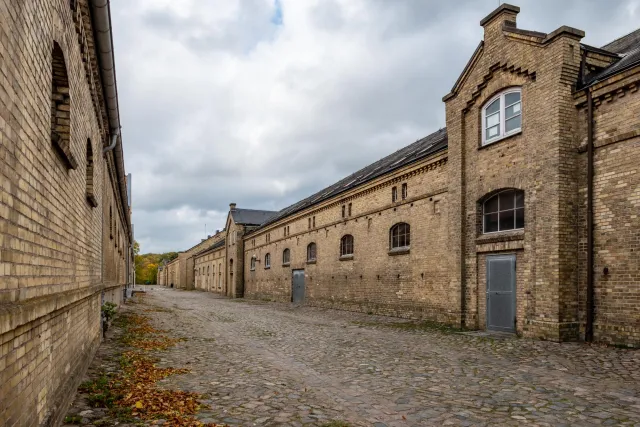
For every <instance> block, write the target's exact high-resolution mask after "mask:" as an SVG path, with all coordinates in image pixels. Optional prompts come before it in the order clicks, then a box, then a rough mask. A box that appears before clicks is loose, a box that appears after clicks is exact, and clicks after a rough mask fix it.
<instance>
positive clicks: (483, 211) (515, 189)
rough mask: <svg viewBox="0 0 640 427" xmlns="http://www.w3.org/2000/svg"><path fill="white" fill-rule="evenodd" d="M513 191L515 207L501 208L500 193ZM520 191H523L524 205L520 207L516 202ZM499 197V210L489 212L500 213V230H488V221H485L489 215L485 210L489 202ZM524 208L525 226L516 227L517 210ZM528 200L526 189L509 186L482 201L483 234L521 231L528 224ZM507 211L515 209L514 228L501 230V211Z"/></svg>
mask: <svg viewBox="0 0 640 427" xmlns="http://www.w3.org/2000/svg"><path fill="white" fill-rule="evenodd" d="M510 191H512V192H513V197H514V200H513V209H504V210H500V195H501V194H502V193H506V192H510ZM518 193H522V200H523V202H522V206H521V207H518V206H517V204H516V197H517V195H518ZM496 197H497V198H498V210H497V211H495V212H489V214H492V213H497V214H498V230H497V231H486V223H485V217H486V215H488V214H487V213H486V211H485V206H486V204H487V202H489V201H491V200H493V199H494V198H496ZM519 209H522V211H523V226H522V227H520V228H515V226H516V223H517V217H516V211H517V210H519ZM525 209H526V202H525V192H524V190H520V189H517V188H507V189H504V190H501V191H498V192H497V193H494V194H492V195H491V196H489V197H486V198H485V199H484V200H483V201H482V234H483V235H484V234H496V233H508V232H513V231H520V230H524V228H525V227H526V225H527V218H526V211H525ZM507 211H513V226H514V228H510V229H508V230H500V212H507Z"/></svg>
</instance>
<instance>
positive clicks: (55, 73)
mask: <svg viewBox="0 0 640 427" xmlns="http://www.w3.org/2000/svg"><path fill="white" fill-rule="evenodd" d="M51 143H52V144H53V146H54V147H55V149H56V151H57V152H58V154H59V155H60V158H61V159H62V160H63V161H64V163H65V165H66V167H67V169H75V168H77V167H78V162H77V161H76V159H75V157H74V156H73V153H71V94H70V92H69V77H68V75H67V65H66V63H65V60H64V52H62V48H61V47H60V45H59V44H58V43H56V42H53V51H52V52H51Z"/></svg>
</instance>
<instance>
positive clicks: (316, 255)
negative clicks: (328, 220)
mask: <svg viewBox="0 0 640 427" xmlns="http://www.w3.org/2000/svg"><path fill="white" fill-rule="evenodd" d="M312 247H313V258H311V257H310V256H309V255H310V251H311V248H312ZM317 260H318V245H316V243H315V242H311V243H309V244H308V245H307V262H316V261H317Z"/></svg>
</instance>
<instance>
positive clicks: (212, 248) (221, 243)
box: [195, 239, 225, 256]
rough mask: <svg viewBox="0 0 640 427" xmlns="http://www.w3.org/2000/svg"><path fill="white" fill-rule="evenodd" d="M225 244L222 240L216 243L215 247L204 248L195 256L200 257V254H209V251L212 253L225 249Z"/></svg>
mask: <svg viewBox="0 0 640 427" xmlns="http://www.w3.org/2000/svg"><path fill="white" fill-rule="evenodd" d="M224 242H225V240H224V239H222V240H220V241H218V242H215V243H214V244H213V245H211V246H209V247H208V248H204V249H203V250H201V251H200V252H198V253H197V254H195V256H198V255H200V254H203V253H205V252H208V251H211V250H214V249H218V248H222V247H224Z"/></svg>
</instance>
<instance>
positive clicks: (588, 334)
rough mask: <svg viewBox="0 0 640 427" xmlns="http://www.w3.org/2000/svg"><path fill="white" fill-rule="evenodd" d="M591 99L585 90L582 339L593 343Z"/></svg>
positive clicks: (588, 90) (589, 90)
mask: <svg viewBox="0 0 640 427" xmlns="http://www.w3.org/2000/svg"><path fill="white" fill-rule="evenodd" d="M593 314H594V301H593V99H592V94H591V88H590V87H588V88H587V324H586V326H585V331H584V339H585V341H587V342H592V341H593Z"/></svg>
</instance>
